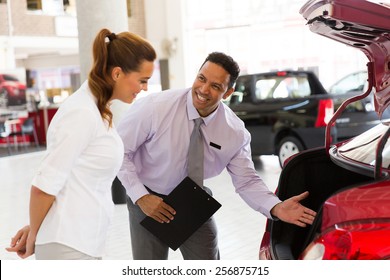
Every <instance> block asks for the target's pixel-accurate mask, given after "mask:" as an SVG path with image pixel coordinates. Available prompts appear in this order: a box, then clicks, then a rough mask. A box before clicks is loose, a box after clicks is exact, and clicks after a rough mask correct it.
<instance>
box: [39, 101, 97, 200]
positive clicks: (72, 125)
mask: <svg viewBox="0 0 390 280" xmlns="http://www.w3.org/2000/svg"><path fill="white" fill-rule="evenodd" d="M96 127H97V119H96V117H94V114H93V112H92V111H91V110H89V109H86V108H81V109H74V110H71V111H69V113H67V114H64V115H61V116H59V117H58V118H57V119H54V120H53V121H52V123H51V124H50V126H49V130H48V134H47V152H46V155H45V157H44V158H43V161H42V163H41V165H40V167H39V168H38V171H37V173H36V175H35V177H34V178H33V180H32V185H34V186H36V187H38V188H39V189H41V190H42V191H44V192H46V193H48V194H51V195H54V196H55V195H57V194H58V193H59V192H60V191H61V189H62V188H63V187H64V186H65V183H66V180H67V178H68V176H69V173H70V172H71V171H72V168H73V166H74V165H75V164H76V161H77V159H78V158H79V156H80V154H81V153H82V152H83V150H85V148H86V147H87V146H88V145H89V143H90V142H91V140H92V139H94V137H95V133H96Z"/></svg>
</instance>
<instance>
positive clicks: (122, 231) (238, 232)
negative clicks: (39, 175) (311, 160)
mask: <svg viewBox="0 0 390 280" xmlns="http://www.w3.org/2000/svg"><path fill="white" fill-rule="evenodd" d="M42 155H43V152H33V153H29V154H21V155H15V156H10V157H2V158H0V174H1V175H0V176H1V180H0V192H1V196H0V247H1V248H0V259H2V260H6V259H8V260H9V259H18V257H17V256H16V254H11V253H8V252H7V251H5V249H4V248H5V247H7V246H8V244H9V241H10V238H11V236H13V234H14V233H15V232H16V230H17V229H19V228H20V227H21V226H23V225H25V224H26V223H27V221H28V201H29V189H30V181H31V178H32V176H33V174H34V172H35V171H36V169H37V167H38V165H39V161H40V159H41V158H42ZM254 161H255V165H256V169H257V170H258V172H259V173H260V175H261V176H262V178H263V179H264V181H265V182H266V183H267V184H268V185H269V187H270V189H271V190H274V189H275V188H276V185H277V181H278V178H279V173H280V167H279V163H278V160H277V158H276V157H274V156H262V157H257V158H255V159H254ZM205 185H206V186H209V187H211V189H212V191H213V193H214V197H215V198H216V199H217V200H218V201H219V202H220V203H221V204H222V207H221V208H220V209H219V210H218V212H217V213H216V214H215V217H216V221H217V226H218V230H219V246H220V251H221V259H224V260H255V259H257V258H258V249H259V245H260V240H261V237H262V232H263V229H264V225H265V221H266V219H265V217H264V216H262V215H261V214H259V213H257V212H255V211H254V210H252V209H251V208H250V207H249V206H247V205H246V204H245V203H244V202H243V201H242V200H241V198H240V197H239V196H238V195H237V194H236V193H235V192H234V188H233V185H232V183H231V180H230V176H229V175H228V174H227V172H226V171H225V172H224V173H223V174H221V175H220V176H218V177H217V178H213V179H210V180H207V181H206V182H205ZM127 215H128V214H127V209H126V205H124V204H119V205H116V206H115V215H114V220H113V223H112V226H111V228H110V234H109V240H108V244H107V255H106V256H105V257H104V259H107V260H127V259H132V254H131V245H130V236H129V229H128V227H129V226H128V217H127ZM30 258H31V259H34V257H30ZM169 259H171V260H178V259H182V257H181V254H180V251H179V250H177V251H176V252H174V251H171V252H170V255H169Z"/></svg>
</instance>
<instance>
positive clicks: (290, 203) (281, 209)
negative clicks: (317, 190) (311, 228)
mask: <svg viewBox="0 0 390 280" xmlns="http://www.w3.org/2000/svg"><path fill="white" fill-rule="evenodd" d="M308 196H309V192H307V191H306V192H304V193H301V194H300V195H296V196H293V197H291V198H289V199H286V200H285V201H282V202H280V203H278V204H276V205H275V206H274V207H273V208H272V209H271V214H272V215H273V216H275V217H277V218H279V219H280V220H282V221H284V222H287V223H291V224H294V225H297V226H300V227H306V225H311V224H312V223H313V221H314V218H315V216H316V214H317V213H316V212H315V211H313V210H311V209H309V208H307V207H305V206H303V205H302V204H300V203H299V202H300V201H301V200H303V199H305V198H306V197H308Z"/></svg>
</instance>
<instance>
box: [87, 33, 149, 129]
mask: <svg viewBox="0 0 390 280" xmlns="http://www.w3.org/2000/svg"><path fill="white" fill-rule="evenodd" d="M155 59H156V52H155V50H154V48H153V47H152V45H151V44H150V43H149V42H148V41H146V40H145V39H143V38H142V37H140V36H138V35H136V34H133V33H130V32H122V33H118V34H115V33H112V32H111V31H110V30H108V29H102V30H101V31H100V32H99V33H98V34H97V36H96V38H95V41H94V42H93V66H92V69H91V71H90V72H89V76H88V85H89V88H90V89H91V91H92V94H93V95H94V96H95V97H96V98H97V107H98V109H99V112H100V115H101V116H102V118H103V119H104V120H107V122H108V124H109V126H110V127H111V125H112V112H111V111H110V108H109V107H108V102H109V100H110V99H111V97H112V93H113V88H114V81H113V79H112V77H111V70H112V69H113V68H114V67H120V68H121V69H122V71H123V72H125V73H130V72H134V71H138V70H139V67H140V65H141V63H142V62H144V61H154V60H155Z"/></svg>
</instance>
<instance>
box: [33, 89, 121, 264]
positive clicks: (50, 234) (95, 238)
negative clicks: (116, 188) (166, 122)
mask: <svg viewBox="0 0 390 280" xmlns="http://www.w3.org/2000/svg"><path fill="white" fill-rule="evenodd" d="M122 160H123V143H122V140H121V139H120V137H119V136H118V134H117V132H116V129H115V128H114V127H111V128H109V127H108V123H107V122H106V121H103V119H102V117H101V115H100V113H99V110H98V108H97V106H96V98H95V97H94V96H93V95H92V93H91V92H90V90H89V88H88V83H87V82H85V83H84V84H83V85H82V86H81V87H80V89H79V90H77V91H76V92H75V93H74V94H72V95H71V96H70V97H68V98H67V99H66V100H65V102H64V103H63V104H62V105H61V106H60V108H59V109H58V111H57V113H56V114H55V116H54V117H53V119H52V121H51V122H50V126H49V129H48V132H47V152H46V155H45V157H44V159H43V162H42V163H41V165H40V167H39V170H38V172H37V174H36V176H35V177H34V179H33V181H32V185H34V186H36V187H37V188H39V189H41V190H42V191H44V192H46V193H48V194H51V195H54V196H55V197H56V198H55V201H54V203H53V205H52V207H51V208H50V210H49V212H48V214H47V215H46V217H45V219H44V221H43V223H42V225H41V227H40V229H39V231H38V235H37V239H36V244H46V243H51V242H57V243H60V244H64V245H66V246H69V247H71V248H73V249H76V250H78V251H80V252H82V253H85V254H88V255H90V256H93V257H102V256H103V253H104V249H105V241H106V240H107V233H108V229H109V225H110V221H111V217H112V214H113V210H114V203H113V201H112V195H111V186H112V182H113V180H114V179H115V176H116V175H117V173H118V171H119V168H120V166H121V164H122Z"/></svg>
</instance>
